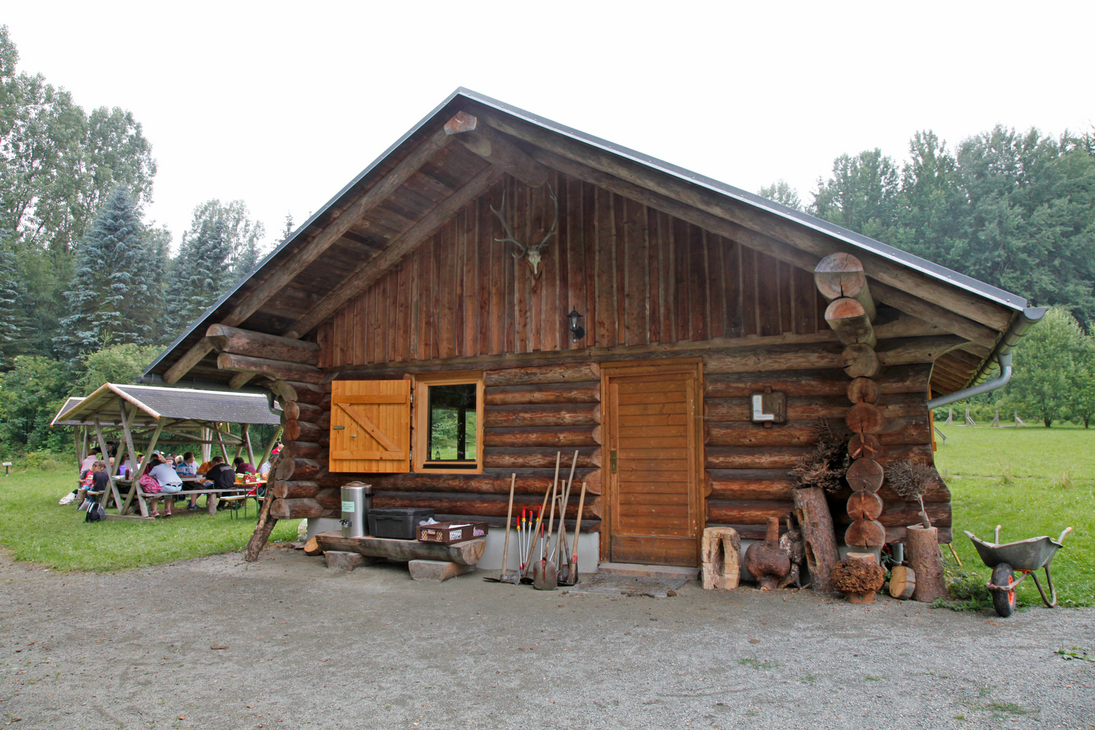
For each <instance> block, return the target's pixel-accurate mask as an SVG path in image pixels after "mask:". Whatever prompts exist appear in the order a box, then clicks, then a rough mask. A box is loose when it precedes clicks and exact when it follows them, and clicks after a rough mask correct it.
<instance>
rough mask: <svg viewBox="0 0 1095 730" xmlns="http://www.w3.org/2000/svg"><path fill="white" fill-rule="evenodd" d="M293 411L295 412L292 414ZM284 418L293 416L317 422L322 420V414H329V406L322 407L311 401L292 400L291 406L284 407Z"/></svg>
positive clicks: (300, 419)
mask: <svg viewBox="0 0 1095 730" xmlns="http://www.w3.org/2000/svg"><path fill="white" fill-rule="evenodd" d="M294 411H295V414H294ZM285 415H286V418H295V419H297V420H299V421H308V422H309V423H319V422H320V421H321V420H323V417H324V416H329V415H330V408H323V407H321V406H318V405H314V404H311V403H301V402H300V401H294V402H293V407H292V408H291V409H290V408H286V409H285Z"/></svg>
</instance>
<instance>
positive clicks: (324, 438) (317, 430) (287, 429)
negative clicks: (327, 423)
mask: <svg viewBox="0 0 1095 730" xmlns="http://www.w3.org/2000/svg"><path fill="white" fill-rule="evenodd" d="M282 428H283V435H284V436H285V440H286V441H314V442H317V443H320V444H324V443H327V442H329V441H330V438H331V435H330V433H329V432H328V430H327V429H326V428H324V427H323V426H321V425H319V424H316V423H309V422H308V421H294V420H287V421H286V422H285V425H284V426H283V427H282Z"/></svg>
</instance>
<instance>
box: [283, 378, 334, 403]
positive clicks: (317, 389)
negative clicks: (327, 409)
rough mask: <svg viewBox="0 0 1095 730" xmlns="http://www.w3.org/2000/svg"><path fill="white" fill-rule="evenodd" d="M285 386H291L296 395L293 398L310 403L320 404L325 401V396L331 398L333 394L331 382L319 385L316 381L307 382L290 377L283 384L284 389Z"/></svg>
mask: <svg viewBox="0 0 1095 730" xmlns="http://www.w3.org/2000/svg"><path fill="white" fill-rule="evenodd" d="M285 386H288V387H289V388H291V389H292V391H293V394H294V395H296V397H295V398H293V399H292V400H295V401H299V402H301V403H308V404H309V405H318V404H319V403H322V402H323V399H324V398H330V395H331V386H330V384H329V383H327V384H323V385H317V384H315V383H310V382H309V383H305V382H300V381H297V380H296V379H289V380H288V381H286V382H285V383H284V384H282V385H281V387H282V388H283V389H284V388H285Z"/></svg>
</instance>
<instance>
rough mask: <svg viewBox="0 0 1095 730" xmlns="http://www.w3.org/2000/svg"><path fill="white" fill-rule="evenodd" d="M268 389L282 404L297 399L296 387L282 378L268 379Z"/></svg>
mask: <svg viewBox="0 0 1095 730" xmlns="http://www.w3.org/2000/svg"><path fill="white" fill-rule="evenodd" d="M270 390H271V391H272V392H273V393H274V395H275V396H277V398H278V400H280V401H281V404H282V406H285V405H286V404H288V403H294V402H296V400H297V391H296V388H294V387H293V386H291V385H289V383H286V382H285V381H284V380H272V381H270Z"/></svg>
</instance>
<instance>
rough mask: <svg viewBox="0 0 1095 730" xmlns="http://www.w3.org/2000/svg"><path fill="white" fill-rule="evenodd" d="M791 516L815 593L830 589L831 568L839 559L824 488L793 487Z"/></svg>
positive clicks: (827, 591) (826, 591) (831, 583)
mask: <svg viewBox="0 0 1095 730" xmlns="http://www.w3.org/2000/svg"><path fill="white" fill-rule="evenodd" d="M794 498H795V517H796V518H797V519H798V523H799V525H801V527H802V537H803V542H804V543H805V547H806V565H807V567H809V569H810V576H811V578H810V581H811V587H812V588H813V589H814V590H815V591H818V592H819V593H832V592H833V582H832V573H833V568H834V567H835V566H836V564H837V562H838V561H839V560H840V553H839V552H837V548H836V531H835V529H834V528H833V515H832V513H830V512H829V503H828V502H826V501H825V492H823V491H822V490H821V489H819V488H818V487H810V488H808V489H796V490H795V494H794Z"/></svg>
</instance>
